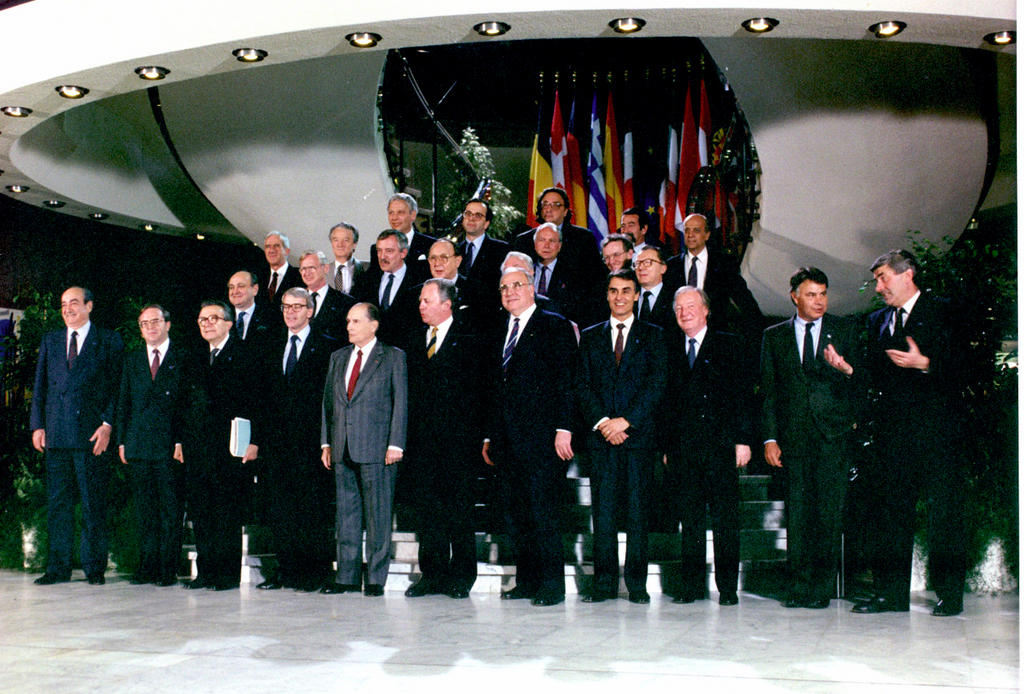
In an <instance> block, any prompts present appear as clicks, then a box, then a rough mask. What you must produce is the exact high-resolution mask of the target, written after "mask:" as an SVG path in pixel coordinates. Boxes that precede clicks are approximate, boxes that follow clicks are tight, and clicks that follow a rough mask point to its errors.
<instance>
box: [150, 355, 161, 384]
mask: <svg viewBox="0 0 1024 694" xmlns="http://www.w3.org/2000/svg"><path fill="white" fill-rule="evenodd" d="M159 370H160V350H158V349H154V350H153V361H152V362H150V364H149V375H150V376H151V377H152V378H153V380H154V381H155V380H156V372H157V371H159Z"/></svg>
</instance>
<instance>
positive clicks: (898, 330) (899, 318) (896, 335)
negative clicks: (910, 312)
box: [892, 306, 907, 343]
mask: <svg viewBox="0 0 1024 694" xmlns="http://www.w3.org/2000/svg"><path fill="white" fill-rule="evenodd" d="M906 313H907V310H906V309H905V308H903V307H902V306H901V307H900V308H898V309H896V311H895V312H894V315H893V318H892V337H893V339H894V340H896V341H897V342H900V343H902V342H904V341H905V340H906V337H907V334H906V332H904V329H903V328H904V326H903V321H904V320H905V318H904V316H905V315H906Z"/></svg>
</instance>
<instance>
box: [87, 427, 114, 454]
mask: <svg viewBox="0 0 1024 694" xmlns="http://www.w3.org/2000/svg"><path fill="white" fill-rule="evenodd" d="M112 430H113V427H111V426H110V425H109V424H100V425H99V427H97V429H96V431H94V432H93V433H92V436H90V437H89V440H90V441H92V442H93V443H92V454H93V455H102V454H103V451H105V450H107V446H108V445H110V432H111V431H112Z"/></svg>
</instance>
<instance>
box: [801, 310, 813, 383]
mask: <svg viewBox="0 0 1024 694" xmlns="http://www.w3.org/2000/svg"><path fill="white" fill-rule="evenodd" d="M813 329H814V321H811V322H810V323H804V360H803V364H804V371H810V370H811V367H812V366H813V365H814V336H813V335H812V334H811V330H813Z"/></svg>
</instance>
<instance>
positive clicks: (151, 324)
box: [139, 318, 164, 329]
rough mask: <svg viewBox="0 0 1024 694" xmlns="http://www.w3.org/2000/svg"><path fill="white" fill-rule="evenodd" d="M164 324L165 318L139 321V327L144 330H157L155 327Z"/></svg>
mask: <svg viewBox="0 0 1024 694" xmlns="http://www.w3.org/2000/svg"><path fill="white" fill-rule="evenodd" d="M163 322H164V319H163V318H153V319H152V320H140V321H139V327H140V328H143V329H145V328H155V327H157V326H158V325H160V324H161V323H163Z"/></svg>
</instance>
